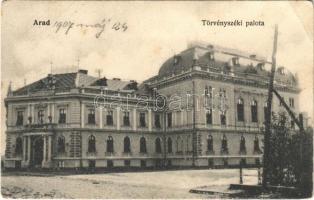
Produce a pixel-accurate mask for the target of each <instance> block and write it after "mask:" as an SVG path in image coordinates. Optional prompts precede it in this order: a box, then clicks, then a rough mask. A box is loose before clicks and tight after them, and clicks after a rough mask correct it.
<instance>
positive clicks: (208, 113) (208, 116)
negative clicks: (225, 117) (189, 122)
mask: <svg viewBox="0 0 314 200" xmlns="http://www.w3.org/2000/svg"><path fill="white" fill-rule="evenodd" d="M212 123H213V114H212V109H210V110H207V111H206V124H212Z"/></svg>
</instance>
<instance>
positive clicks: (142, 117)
mask: <svg viewBox="0 0 314 200" xmlns="http://www.w3.org/2000/svg"><path fill="white" fill-rule="evenodd" d="M140 127H146V120H145V113H140Z"/></svg>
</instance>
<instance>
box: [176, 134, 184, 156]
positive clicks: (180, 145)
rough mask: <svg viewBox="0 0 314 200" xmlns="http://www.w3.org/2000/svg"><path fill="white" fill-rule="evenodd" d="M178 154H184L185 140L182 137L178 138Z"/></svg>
mask: <svg viewBox="0 0 314 200" xmlns="http://www.w3.org/2000/svg"><path fill="white" fill-rule="evenodd" d="M177 152H180V153H181V152H183V139H182V138H181V137H180V136H179V137H177Z"/></svg>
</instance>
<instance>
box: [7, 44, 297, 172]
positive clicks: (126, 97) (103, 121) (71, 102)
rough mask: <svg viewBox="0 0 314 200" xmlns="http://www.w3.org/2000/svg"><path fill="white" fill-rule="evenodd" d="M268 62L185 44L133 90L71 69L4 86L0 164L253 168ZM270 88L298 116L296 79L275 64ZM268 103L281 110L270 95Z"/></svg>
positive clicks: (116, 81)
mask: <svg viewBox="0 0 314 200" xmlns="http://www.w3.org/2000/svg"><path fill="white" fill-rule="evenodd" d="M270 65H271V63H270V62H268V61H267V60H266V59H264V58H261V57H259V56H257V55H250V54H247V53H244V52H240V51H237V50H233V49H227V48H222V47H219V46H213V45H201V44H193V45H190V46H189V47H188V49H186V50H184V51H182V52H181V53H179V54H177V55H175V56H173V57H171V58H169V59H168V60H166V61H165V62H164V64H163V65H162V66H161V68H160V70H159V73H158V75H156V76H154V77H151V78H149V79H148V80H145V81H144V82H143V83H141V84H138V83H137V82H136V81H132V80H131V81H122V80H120V79H118V78H114V79H106V78H105V77H94V76H91V75H89V74H88V71H87V70H79V71H78V72H75V73H64V74H48V76H47V77H44V78H42V79H40V80H38V81H36V82H34V83H31V84H29V85H26V86H24V87H22V88H20V89H17V90H15V91H12V90H11V88H9V90H8V95H7V98H6V99H5V106H6V125H7V130H6V152H5V167H7V168H29V167H40V168H115V167H123V168H130V167H138V168H146V167H230V166H237V165H239V163H240V162H243V163H244V164H246V165H256V164H259V163H260V162H261V157H262V153H263V131H262V130H263V128H264V121H265V108H266V107H267V103H266V100H267V87H268V81H269V72H268V71H267V70H266V68H267V67H268V66H270ZM275 88H276V89H277V91H279V93H280V94H281V95H282V96H283V97H284V99H285V101H286V102H287V103H288V105H289V106H290V108H291V109H292V110H293V111H294V112H295V113H298V112H299V106H298V105H299V102H298V94H299V93H300V89H299V88H298V81H297V79H296V76H295V75H293V74H291V73H290V72H288V71H287V70H286V69H285V68H283V67H277V72H276V75H275ZM272 106H273V111H274V112H278V111H280V110H281V109H282V110H283V107H282V105H281V104H280V103H279V100H278V99H276V98H274V100H273V105H272ZM291 129H294V124H293V123H291Z"/></svg>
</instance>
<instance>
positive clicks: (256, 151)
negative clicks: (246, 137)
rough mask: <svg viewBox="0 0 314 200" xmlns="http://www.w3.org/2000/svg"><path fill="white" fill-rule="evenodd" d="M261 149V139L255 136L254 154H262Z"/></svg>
mask: <svg viewBox="0 0 314 200" xmlns="http://www.w3.org/2000/svg"><path fill="white" fill-rule="evenodd" d="M261 152H262V151H261V149H260V148H259V139H258V137H257V136H255V139H254V153H261Z"/></svg>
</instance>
